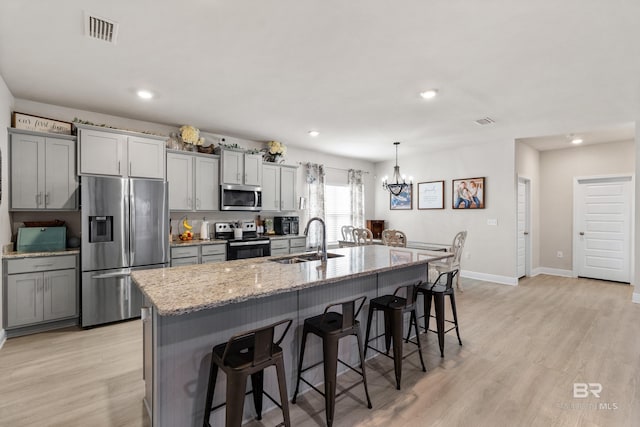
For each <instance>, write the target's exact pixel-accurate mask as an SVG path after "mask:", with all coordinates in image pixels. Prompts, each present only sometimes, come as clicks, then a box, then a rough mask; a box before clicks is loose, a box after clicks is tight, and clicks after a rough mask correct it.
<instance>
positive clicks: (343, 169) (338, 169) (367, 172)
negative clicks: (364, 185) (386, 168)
mask: <svg viewBox="0 0 640 427" xmlns="http://www.w3.org/2000/svg"><path fill="white" fill-rule="evenodd" d="M298 164H299V165H301V166H306V165H308V164H309V162H298ZM323 166H324V165H323ZM324 168H325V169H333V170H337V171H345V172H348V171H349V169H345V168H334V167H333V166H324ZM351 169H353V168H351ZM354 170H358V169H354ZM362 173H364V174H367V175H368V174H369V171H362Z"/></svg>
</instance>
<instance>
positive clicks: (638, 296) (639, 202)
mask: <svg viewBox="0 0 640 427" xmlns="http://www.w3.org/2000/svg"><path fill="white" fill-rule="evenodd" d="M635 146H636V147H635V148H636V149H635V155H634V159H635V168H636V169H637V168H638V166H640V121H637V122H636V140H635ZM636 169H634V170H636ZM635 197H636V203H635V209H636V211H635V213H636V217H635V236H634V247H635V251H634V265H635V271H634V275H633V284H635V291H634V293H633V301H634V302H636V303H640V185H638V177H637V176H636V188H635Z"/></svg>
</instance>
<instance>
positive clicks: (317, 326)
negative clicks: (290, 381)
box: [291, 296, 372, 427]
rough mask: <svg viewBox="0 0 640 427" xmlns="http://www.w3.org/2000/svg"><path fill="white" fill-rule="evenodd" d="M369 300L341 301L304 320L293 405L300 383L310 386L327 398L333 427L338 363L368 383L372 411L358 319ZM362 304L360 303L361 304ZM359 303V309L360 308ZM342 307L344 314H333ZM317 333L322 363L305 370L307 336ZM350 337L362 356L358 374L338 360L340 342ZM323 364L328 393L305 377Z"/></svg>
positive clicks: (369, 406) (328, 417) (326, 401)
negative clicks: (303, 374) (334, 308)
mask: <svg viewBox="0 0 640 427" xmlns="http://www.w3.org/2000/svg"><path fill="white" fill-rule="evenodd" d="M366 299H367V297H364V296H362V297H359V298H356V299H354V300H350V301H344V302H339V303H335V304H330V305H328V306H327V307H326V308H325V309H324V313H322V314H320V315H318V316H313V317H309V318H307V319H305V320H304V325H303V328H302V345H301V347H300V359H299V360H298V380H297V382H296V391H295V392H294V393H293V399H292V400H291V402H292V403H294V404H295V403H296V398H297V396H298V390H299V387H300V381H302V382H304V383H305V384H307V385H308V386H309V387H311V388H312V389H313V390H315V391H317V392H318V393H320V394H322V395H323V396H324V400H325V414H326V418H327V425H328V426H329V427H331V426H332V425H333V421H334V420H333V416H334V413H335V403H336V396H337V394H336V382H337V377H338V362H340V363H342V364H343V365H345V366H346V367H348V368H349V369H351V370H352V371H354V372H356V373H357V374H359V375H360V376H362V382H363V383H364V392H365V395H366V396H367V407H368V408H369V409H371V408H372V405H371V399H370V398H369V389H368V388H367V375H366V371H365V364H364V355H363V352H362V340H361V338H360V322H358V320H356V317H357V316H358V314H359V313H360V310H361V309H362V306H363V305H364V302H365V300H366ZM357 303H358V304H357ZM356 304H357V305H358V308H357V309H356ZM337 306H341V307H342V312H341V313H338V312H335V311H329V310H330V309H331V308H333V307H337ZM310 333H311V334H314V335H316V336H318V337H319V338H320V339H322V355H323V357H322V361H321V362H319V363H316V364H314V365H311V366H307V367H306V368H302V363H303V360H304V350H305V347H306V344H307V336H308V335H309V334H310ZM348 335H355V336H356V339H357V344H358V354H359V356H360V366H361V369H362V370H361V371H358V370H357V369H355V368H354V367H353V366H351V365H349V364H347V363H345V362H343V361H342V360H340V359H339V358H338V342H339V340H340V339H341V338H344V337H346V336H348ZM320 364H322V365H323V367H324V392H322V391H320V390H319V389H318V388H316V387H315V386H314V385H313V384H311V383H310V382H308V381H307V380H305V379H304V378H303V377H302V373H303V372H305V371H308V370H309V369H312V368H315V367H316V366H319V365H320Z"/></svg>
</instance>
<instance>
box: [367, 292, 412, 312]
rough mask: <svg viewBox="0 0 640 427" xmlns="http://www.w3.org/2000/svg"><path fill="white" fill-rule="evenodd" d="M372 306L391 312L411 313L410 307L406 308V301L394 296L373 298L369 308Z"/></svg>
mask: <svg viewBox="0 0 640 427" xmlns="http://www.w3.org/2000/svg"><path fill="white" fill-rule="evenodd" d="M371 305H374V306H377V307H380V308H381V309H382V308H389V309H392V310H402V311H404V312H407V311H411V307H409V306H407V299H406V298H402V297H399V296H396V295H382V296H380V297H376V298H373V299H372V300H371V303H370V305H369V306H371Z"/></svg>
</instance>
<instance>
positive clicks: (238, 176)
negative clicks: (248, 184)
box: [236, 173, 240, 181]
mask: <svg viewBox="0 0 640 427" xmlns="http://www.w3.org/2000/svg"><path fill="white" fill-rule="evenodd" d="M236 179H237V180H238V181H240V173H238V175H236Z"/></svg>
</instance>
